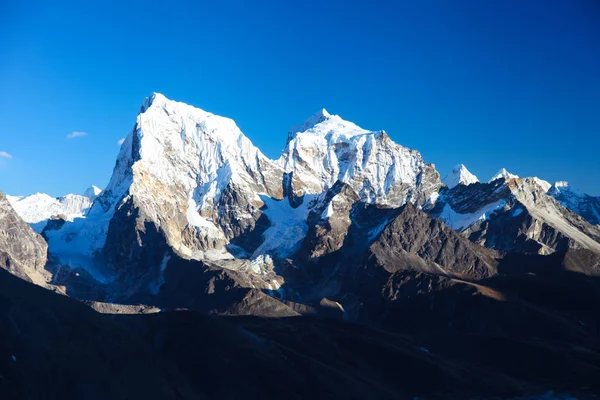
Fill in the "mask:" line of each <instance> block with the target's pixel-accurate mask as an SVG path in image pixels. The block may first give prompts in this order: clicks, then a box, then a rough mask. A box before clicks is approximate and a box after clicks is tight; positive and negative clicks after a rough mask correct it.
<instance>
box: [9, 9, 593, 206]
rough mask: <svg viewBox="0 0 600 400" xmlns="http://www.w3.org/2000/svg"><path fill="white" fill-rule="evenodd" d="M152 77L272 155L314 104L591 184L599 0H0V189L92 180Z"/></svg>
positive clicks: (522, 168)
mask: <svg viewBox="0 0 600 400" xmlns="http://www.w3.org/2000/svg"><path fill="white" fill-rule="evenodd" d="M84 3H85V4H84ZM124 3H127V5H124ZM153 91H157V92H161V93H163V94H165V95H166V96H167V97H169V98H171V99H174V100H179V101H184V102H187V103H190V104H193V105H195V106H198V107H200V108H203V109H205V110H207V111H211V112H214V113H217V114H220V115H224V116H228V117H231V118H233V119H234V120H235V121H236V122H237V123H238V125H239V126H240V128H241V129H242V131H244V133H245V134H246V135H247V136H248V137H249V138H250V139H251V140H252V141H253V142H254V144H255V145H257V146H258V147H260V148H261V149H262V150H263V152H264V153H265V154H266V155H267V156H269V157H271V158H276V157H278V156H279V153H280V151H281V149H282V147H283V146H284V144H285V139H286V133H287V131H288V129H289V127H290V126H292V125H294V124H297V123H300V122H302V121H303V120H304V119H306V118H307V117H309V116H310V115H311V114H313V113H314V112H315V111H317V110H318V109H320V108H323V107H324V108H326V109H327V110H328V111H329V112H331V113H334V114H338V115H340V116H342V117H343V118H345V119H347V120H351V121H354V122H355V123H357V124H358V125H360V126H362V127H364V128H368V129H373V130H375V129H385V130H386V131H387V132H388V133H389V134H390V136H391V137H392V138H393V139H394V140H395V141H396V142H398V143H400V144H402V145H404V146H407V147H410V148H414V149H417V150H419V151H421V153H422V154H423V156H424V157H425V159H426V161H428V162H433V163H435V164H436V166H437V167H438V170H439V171H440V173H441V174H442V175H445V173H446V172H448V171H449V170H450V169H451V168H452V166H453V165H454V164H457V163H464V164H465V165H467V167H468V168H469V169H470V170H471V171H472V172H473V173H475V174H476V175H477V176H479V178H480V179H482V180H487V179H489V177H490V176H491V175H492V174H494V173H495V172H496V171H497V170H498V169H500V168H501V167H506V168H507V169H508V170H509V171H511V172H513V173H516V174H518V175H537V176H540V177H541V178H544V179H547V180H549V181H555V180H568V181H570V182H571V183H572V184H573V185H574V186H576V187H578V188H580V189H582V190H584V191H586V192H588V193H590V194H594V195H600V155H599V150H600V3H599V2H598V1H595V0H589V1H577V0H563V1H552V0H543V1H542V0H540V1H535V0H528V1H522V0H507V1H481V0H473V1H460V0H457V1H448V0H444V1H417V0H414V1H389V2H385V1H378V0H373V1H371V0H369V1H362V2H358V1H356V2H355V1H342V0H340V1H285V0H276V1H263V0H259V1H250V0H247V1H229V0H223V1H207V2H201V1H190V2H176V1H160V2H158V1H156V2H154V1H149V0H146V1H143V2H137V3H134V2H125V1H94V2H88V1H73V2H72V3H64V2H60V1H58V2H46V1H45V2H40V3H39V4H31V3H29V4H27V5H26V4H25V2H22V1H18V0H8V1H6V0H5V1H0V152H6V153H9V154H10V155H12V158H7V157H6V155H4V156H2V155H1V154H2V153H0V190H3V191H5V192H6V193H9V194H15V195H17V194H29V193H32V192H36V191H41V192H47V193H49V194H51V195H55V196H58V195H63V194H66V193H69V192H81V191H83V190H84V189H85V188H86V187H87V186H89V185H90V184H96V185H98V186H101V187H103V186H104V185H106V184H107V182H108V180H109V178H110V175H111V172H112V168H113V166H114V161H115V157H116V154H117V151H118V145H117V140H119V139H120V138H122V137H124V136H126V135H127V134H128V133H129V131H130V130H131V128H132V127H133V125H134V123H135V118H136V115H137V112H138V110H139V107H140V105H141V103H142V101H143V99H144V98H145V97H146V96H147V95H149V94H150V93H151V92H153ZM72 132H86V133H87V135H86V136H81V137H77V138H73V139H67V138H66V136H67V135H68V134H70V133H72Z"/></svg>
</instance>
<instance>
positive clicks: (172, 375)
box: [0, 271, 600, 399]
mask: <svg viewBox="0 0 600 400" xmlns="http://www.w3.org/2000/svg"><path fill="white" fill-rule="evenodd" d="M405 273H406V271H405ZM415 279H417V280H418V279H419V278H418V277H417V276H415ZM436 279H447V278H436ZM451 287H454V288H455V289H451V290H450V292H448V291H447V290H449V289H442V290H441V292H440V296H441V297H445V298H449V297H450V298H452V299H454V301H455V302H460V304H461V307H457V308H455V310H456V311H458V312H459V315H458V317H461V314H462V316H463V317H462V318H457V315H454V316H452V318H453V321H456V326H457V327H456V328H453V327H450V326H449V325H447V324H446V322H445V320H444V318H443V317H444V312H443V310H444V309H447V307H445V306H444V305H443V303H441V302H440V303H439V304H440V307H441V311H440V309H438V308H436V307H434V308H431V307H429V305H428V306H427V307H420V306H419V304H420V300H419V299H420V296H421V295H420V294H416V297H415V299H416V300H415V301H414V302H413V306H414V307H412V306H411V307H406V308H405V309H404V311H406V313H404V314H403V315H404V317H403V318H402V319H394V321H395V323H396V324H399V325H401V326H399V327H396V328H395V329H396V331H397V332H405V333H391V332H385V331H381V330H374V329H372V328H368V327H365V326H360V325H355V324H349V323H345V322H342V321H333V320H318V319H314V318H306V317H298V318H284V319H262V318H256V317H229V318H225V317H211V316H206V315H202V314H198V313H195V312H190V311H185V312H167V313H159V314H147V315H127V316H117V315H114V316H113V315H107V314H99V313H96V312H95V311H93V310H92V309H90V308H88V307H87V306H85V305H84V304H81V303H79V302H77V301H75V300H73V299H70V298H68V297H66V296H62V295H58V294H55V293H52V292H50V291H47V290H45V289H43V288H40V287H38V286H35V285H32V284H30V283H28V282H25V281H23V280H20V279H18V278H16V277H14V276H12V275H10V274H9V273H7V272H6V271H0V305H1V307H0V339H1V340H0V397H1V398H10V399H54V398H61V399H105V398H112V399H131V398H145V399H203V398H206V399H227V398H231V399H234V398H240V397H243V398H246V399H254V398H256V399H271V398H272V399H280V398H281V397H282V396H285V397H287V398H295V399H304V398H306V399H309V398H311V399H314V398H348V399H371V398H378V399H413V398H415V397H420V398H428V399H447V398H475V397H478V398H496V397H494V396H502V397H508V396H513V395H524V394H527V393H530V394H531V393H533V394H539V393H543V392H546V391H547V390H549V389H556V390H559V391H567V392H569V393H571V394H573V395H575V396H580V397H579V398H586V397H585V396H589V395H590V393H593V392H595V391H597V390H600V387H599V386H598V385H599V382H600V379H598V378H599V377H600V355H599V353H598V350H599V347H598V344H597V341H596V339H594V335H593V334H592V333H593V332H592V331H590V329H591V328H585V327H581V326H580V325H579V324H577V323H570V322H568V321H565V318H564V317H563V318H562V319H561V317H559V316H557V315H554V314H552V313H548V309H545V310H542V309H541V308H540V310H539V311H535V310H534V311H531V312H529V313H527V312H525V313H518V312H517V313H514V311H515V310H518V307H519V306H524V303H519V302H513V301H508V302H506V301H500V299H496V298H494V297H493V296H491V297H490V296H487V295H486V294H485V290H483V289H475V288H472V287H466V286H462V287H461V285H460V284H456V285H453V286H451ZM470 288H471V289H470ZM452 290H454V292H452ZM427 292H431V290H430V289H429V290H427ZM408 298H409V299H410V297H408ZM593 300H596V301H597V300H598V298H597V297H595V298H594V299H593ZM409 301H410V300H409ZM427 303H429V302H427ZM407 304H408V303H407ZM511 304H512V305H511ZM507 305H508V306H507ZM495 308H496V309H497V311H494V309H495ZM474 311H478V314H477V316H478V317H480V316H482V315H483V316H485V315H488V318H485V319H484V322H488V321H491V320H492V319H493V318H496V317H498V316H503V318H504V320H503V321H501V322H504V323H506V322H507V321H510V319H509V320H507V319H506V318H508V317H509V316H510V318H512V320H513V322H514V324H523V323H525V322H526V321H525V320H524V319H523V318H529V317H530V316H531V315H536V316H538V317H539V319H540V320H541V321H542V322H545V323H548V324H549V323H552V322H557V321H561V322H562V323H560V324H556V325H555V326H554V328H553V329H552V330H550V331H548V333H546V334H540V336H537V335H538V333H537V332H529V331H527V330H526V329H527V328H528V327H530V326H531V324H532V323H533V322H528V323H525V324H524V325H523V329H522V330H517V331H516V332H518V334H515V335H508V334H507V333H502V334H497V333H492V332H487V331H486V330H482V329H475V328H472V327H471V328H468V326H467V325H465V323H464V322H465V320H464V315H465V314H471V313H472V312H474ZM421 313H424V314H423V315H422V317H419V315H421ZM472 319H476V318H475V314H473V318H472ZM419 320H420V321H427V322H428V323H419V324H415V322H417V321H419ZM480 325H481V324H480ZM436 326H438V327H441V328H440V329H437V330H436V329H431V328H433V327H436ZM540 332H542V330H540ZM557 337H560V338H561V340H562V343H561V344H560V345H557V344H556V343H555V342H554V339H556V338H557Z"/></svg>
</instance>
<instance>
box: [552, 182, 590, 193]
mask: <svg viewBox="0 0 600 400" xmlns="http://www.w3.org/2000/svg"><path fill="white" fill-rule="evenodd" d="M552 191H553V192H555V193H559V192H563V193H564V192H568V193H571V194H573V195H576V196H583V195H584V193H583V192H582V191H581V190H578V189H575V188H574V187H573V186H571V184H570V183H569V182H567V181H558V182H554V185H552Z"/></svg>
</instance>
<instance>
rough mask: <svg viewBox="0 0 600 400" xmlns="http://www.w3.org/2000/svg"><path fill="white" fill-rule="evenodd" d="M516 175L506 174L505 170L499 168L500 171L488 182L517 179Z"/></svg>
mask: <svg viewBox="0 0 600 400" xmlns="http://www.w3.org/2000/svg"><path fill="white" fill-rule="evenodd" d="M518 177H519V176H518V175H515V174H511V173H510V172H508V171H507V170H506V168H501V169H500V171H498V172H497V173H496V175H494V176H492V179H490V182H493V181H495V180H496V179H500V178H502V179H513V178H518Z"/></svg>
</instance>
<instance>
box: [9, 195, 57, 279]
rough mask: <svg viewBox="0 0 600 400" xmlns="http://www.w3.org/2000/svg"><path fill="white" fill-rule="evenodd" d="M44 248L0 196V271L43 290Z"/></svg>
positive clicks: (37, 236) (41, 239)
mask: <svg viewBox="0 0 600 400" xmlns="http://www.w3.org/2000/svg"><path fill="white" fill-rule="evenodd" d="M47 250H48V246H47V244H46V242H45V241H44V239H43V238H42V237H41V236H40V235H38V234H37V233H35V232H34V231H33V230H32V229H31V227H30V226H29V225H28V224H27V223H26V222H25V221H23V220H22V219H21V217H19V216H18V215H17V213H16V212H15V210H14V209H13V208H12V206H11V205H10V203H9V201H8V200H7V199H6V197H5V196H4V194H3V193H2V192H0V267H1V268H4V269H6V270H7V271H9V272H10V273H12V274H13V275H16V276H18V277H20V278H22V279H25V280H28V281H30V282H34V283H36V284H38V285H42V286H45V284H46V282H47V281H48V279H49V273H48V272H47V271H45V270H44V267H45V265H46V257H47V256H46V254H47Z"/></svg>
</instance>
